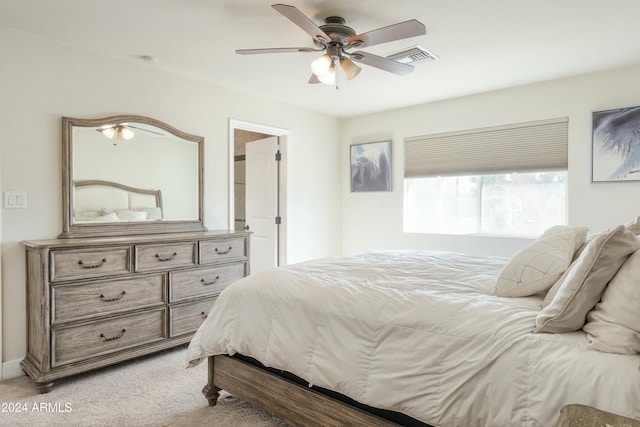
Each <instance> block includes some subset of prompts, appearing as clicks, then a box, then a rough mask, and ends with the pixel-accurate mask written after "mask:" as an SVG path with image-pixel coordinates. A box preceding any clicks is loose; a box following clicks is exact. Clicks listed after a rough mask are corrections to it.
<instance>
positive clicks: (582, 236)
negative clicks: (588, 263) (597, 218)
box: [538, 225, 589, 250]
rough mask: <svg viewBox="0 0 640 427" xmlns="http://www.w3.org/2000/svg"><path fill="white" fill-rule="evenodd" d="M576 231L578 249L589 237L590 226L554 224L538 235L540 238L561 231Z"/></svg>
mask: <svg viewBox="0 0 640 427" xmlns="http://www.w3.org/2000/svg"><path fill="white" fill-rule="evenodd" d="M568 232H571V233H574V234H575V235H576V250H578V249H579V248H580V247H581V246H582V245H583V244H584V241H585V240H586V238H587V233H588V232H589V228H588V227H574V226H571V225H554V226H552V227H549V228H548V229H547V230H545V232H544V233H542V234H541V235H540V237H538V240H540V239H544V238H545V237H549V236H553V235H554V234H560V233H568Z"/></svg>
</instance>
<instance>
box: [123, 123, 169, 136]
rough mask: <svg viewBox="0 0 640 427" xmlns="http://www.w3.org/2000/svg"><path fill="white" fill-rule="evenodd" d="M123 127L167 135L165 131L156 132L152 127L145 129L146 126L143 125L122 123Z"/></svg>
mask: <svg viewBox="0 0 640 427" xmlns="http://www.w3.org/2000/svg"><path fill="white" fill-rule="evenodd" d="M122 127H125V128H129V129H137V130H141V131H144V132H149V133H154V134H156V135H160V136H166V135H165V134H164V133H162V132H156V131H154V130H151V129H145V128H141V127H138V126H131V125H129V124H123V125H122Z"/></svg>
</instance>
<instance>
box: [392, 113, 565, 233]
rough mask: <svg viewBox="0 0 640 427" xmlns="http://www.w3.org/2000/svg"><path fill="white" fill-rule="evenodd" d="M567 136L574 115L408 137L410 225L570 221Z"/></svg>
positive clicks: (478, 227)
mask: <svg viewBox="0 0 640 427" xmlns="http://www.w3.org/2000/svg"><path fill="white" fill-rule="evenodd" d="M567 141H568V119H567V118H557V119H549V120H540V121H535V122H527V123H517V124H511V125H503V126H496V127H490V128H482V129H472V130H463V131H456V132H447V133H441V134H435V135H423V136H417V137H412V138H406V139H405V141H404V143H405V145H404V150H405V153H404V154H405V156H404V158H405V163H404V166H405V181H404V196H405V200H404V230H405V231H406V232H418V233H482V234H502V235H538V234H540V233H541V232H542V231H544V230H545V229H547V228H549V227H550V226H551V225H555V224H565V223H566V222H567V207H566V200H567V197H566V195H567V163H568V162H567V145H568V144H567ZM512 171H515V172H512Z"/></svg>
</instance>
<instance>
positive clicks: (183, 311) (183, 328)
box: [169, 298, 216, 337]
mask: <svg viewBox="0 0 640 427" xmlns="http://www.w3.org/2000/svg"><path fill="white" fill-rule="evenodd" d="M215 302H216V299H215V298H209V299H205V300H201V301H196V302H192V303H187V304H178V305H174V306H171V307H170V308H169V322H170V323H169V328H170V329H169V336H170V337H177V336H179V335H183V334H189V333H194V332H195V331H196V329H198V327H199V326H200V325H201V324H202V322H203V321H204V319H206V318H207V315H208V314H209V311H210V310H211V307H213V304H214V303H215Z"/></svg>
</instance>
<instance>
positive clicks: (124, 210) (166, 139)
mask: <svg viewBox="0 0 640 427" xmlns="http://www.w3.org/2000/svg"><path fill="white" fill-rule="evenodd" d="M62 142H63V171H62V178H63V182H62V193H63V194H62V196H63V215H62V216H63V231H62V234H61V236H60V237H79V236H109V235H124V234H146V233H155V232H180V231H201V230H204V229H205V228H204V226H203V220H202V216H203V194H204V189H203V182H204V180H203V149H204V147H203V146H204V138H203V137H201V136H195V135H190V134H187V133H185V132H182V131H179V130H178V129H175V128H174V127H172V126H170V125H168V124H166V123H163V122H161V121H159V120H155V119H151V118H148V117H143V116H113V117H106V118H102V119H74V118H69V117H63V118H62Z"/></svg>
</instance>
